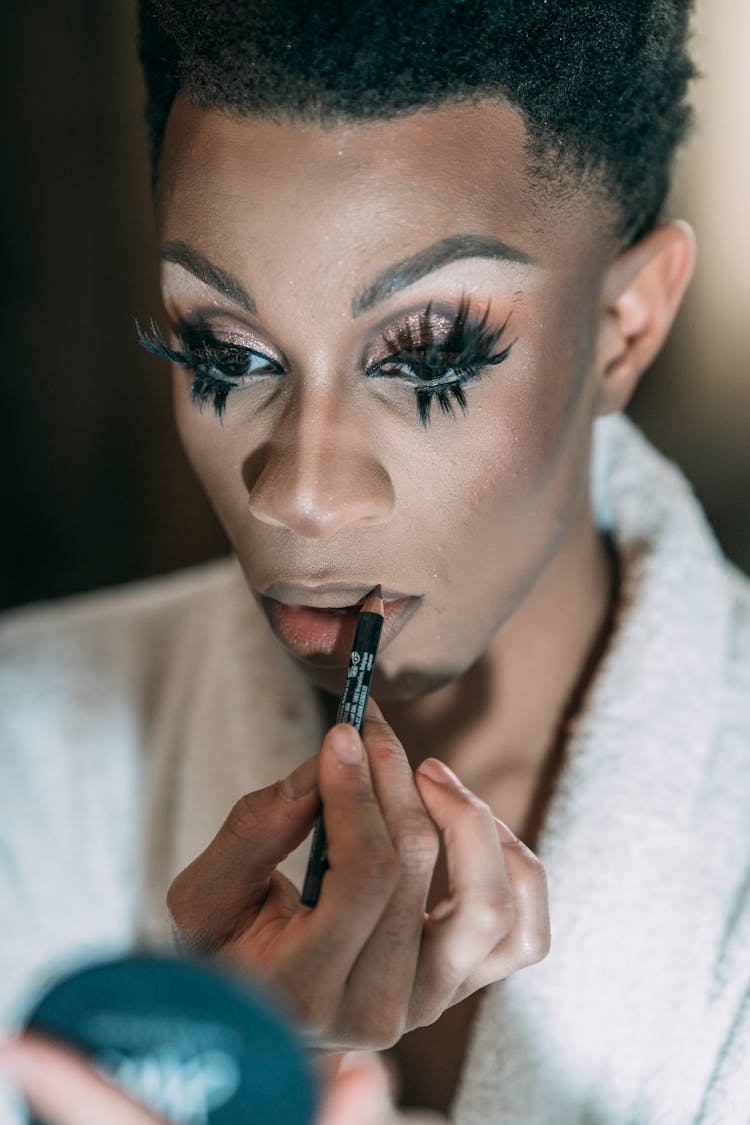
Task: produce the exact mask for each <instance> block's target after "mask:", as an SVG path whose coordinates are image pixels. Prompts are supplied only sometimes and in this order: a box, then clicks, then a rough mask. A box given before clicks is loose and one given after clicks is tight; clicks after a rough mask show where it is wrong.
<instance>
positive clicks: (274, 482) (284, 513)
mask: <svg viewBox="0 0 750 1125" xmlns="http://www.w3.org/2000/svg"><path fill="white" fill-rule="evenodd" d="M355 415H356V407H354V404H352V406H351V407H350V408H349V409H346V408H345V407H344V405H343V404H342V403H340V402H338V401H336V400H335V399H334V398H333V396H331V395H328V396H327V398H326V399H325V401H322V402H321V401H317V402H308V403H307V404H306V405H305V404H303V403H297V404H295V403H294V402H290V403H288V404H287V408H286V410H285V411H284V412H283V414H282V415H281V417H280V419H279V422H278V425H277V426H276V427H275V428H274V431H273V432H272V434H271V435H270V439H269V440H268V441H267V442H266V443H265V444H264V445H263V446H261V447H260V448H259V449H257V450H256V451H255V453H254V454H253V455H252V456H251V457H249V458H248V460H247V461H246V462H245V465H244V478H245V484H246V487H247V489H248V494H249V500H250V511H251V512H252V514H253V516H254V517H255V518H256V519H258V520H260V521H261V522H262V523H266V524H269V525H271V526H273V527H283V528H286V529H288V530H289V531H293V532H294V533H295V534H297V535H300V536H303V537H304V538H306V539H330V538H331V537H332V536H334V535H336V534H337V532H339V531H341V530H342V529H343V528H346V527H350V526H351V525H353V524H356V525H361V526H376V525H378V524H384V523H386V522H387V521H388V519H389V518H390V516H391V513H392V512H393V508H394V502H395V493H394V489H393V483H392V481H391V477H390V475H389V473H388V471H387V469H386V467H385V465H384V464H383V462H382V459H381V458H380V457H379V456H378V454H377V451H376V449H375V448H374V443H373V441H372V437H371V436H370V437H369V438H368V432H369V433H370V434H371V433H372V429H371V427H368V424H367V423H368V419H367V417H362V416H359V417H357V416H355Z"/></svg>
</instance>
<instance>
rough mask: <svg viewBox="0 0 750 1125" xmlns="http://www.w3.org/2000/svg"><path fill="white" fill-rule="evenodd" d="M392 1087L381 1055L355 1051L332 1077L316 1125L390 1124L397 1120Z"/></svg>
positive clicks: (347, 1056)
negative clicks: (380, 1058)
mask: <svg viewBox="0 0 750 1125" xmlns="http://www.w3.org/2000/svg"><path fill="white" fill-rule="evenodd" d="M390 1093H391V1084H390V1080H389V1076H388V1073H387V1071H386V1069H385V1067H384V1066H383V1064H382V1063H381V1062H380V1061H379V1059H378V1057H377V1055H375V1054H373V1053H371V1052H369V1051H361V1052H359V1051H358V1052H352V1053H350V1054H347V1055H345V1056H344V1057H343V1061H342V1062H341V1063H340V1064H339V1065H338V1067H337V1068H336V1072H335V1073H334V1074H333V1075H332V1076H331V1078H330V1081H329V1086H328V1089H327V1092H326V1096H325V1100H324V1102H323V1105H322V1107H321V1110H320V1115H319V1117H318V1120H317V1123H316V1125H353V1123H354V1122H357V1125H386V1123H387V1122H389V1121H390V1120H392V1119H393V1113H394V1109H393V1103H392V1101H391V1096H390Z"/></svg>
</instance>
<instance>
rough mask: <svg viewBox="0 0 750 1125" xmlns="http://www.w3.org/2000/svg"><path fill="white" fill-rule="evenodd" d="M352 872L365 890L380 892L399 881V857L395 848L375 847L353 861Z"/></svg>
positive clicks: (358, 883) (359, 885)
mask: <svg viewBox="0 0 750 1125" xmlns="http://www.w3.org/2000/svg"><path fill="white" fill-rule="evenodd" d="M351 873H352V877H353V878H354V879H355V880H356V883H357V885H358V887H360V888H361V890H362V891H363V892H375V893H380V892H381V891H382V890H383V888H390V887H391V886H393V885H394V884H395V883H396V882H397V880H398V875H399V865H398V859H397V858H396V855H395V852H394V851H393V850H386V849H385V848H377V849H373V850H372V851H369V852H368V853H367V854H366V855H363V856H360V858H359V859H357V860H355V861H354V862H353V864H352V867H351Z"/></svg>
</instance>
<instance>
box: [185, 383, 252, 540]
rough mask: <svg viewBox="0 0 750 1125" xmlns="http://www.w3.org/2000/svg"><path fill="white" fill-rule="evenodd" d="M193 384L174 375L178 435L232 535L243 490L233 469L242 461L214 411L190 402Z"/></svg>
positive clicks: (237, 473)
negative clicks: (233, 515)
mask: <svg viewBox="0 0 750 1125" xmlns="http://www.w3.org/2000/svg"><path fill="white" fill-rule="evenodd" d="M191 381H192V376H190V375H187V374H186V373H185V372H184V371H182V370H179V369H178V370H176V371H174V372H173V376H172V404H173V410H174V417H175V424H176V426H177V433H178V434H179V437H180V442H181V444H182V448H183V449H184V451H185V454H186V456H187V459H188V461H189V462H190V464H191V466H192V468H193V472H194V473H195V475H196V476H197V478H198V480H199V481H200V483H201V486H202V488H203V491H204V492H205V493H206V496H207V497H208V499H209V501H210V503H211V506H212V507H213V509H214V511H215V513H216V515H217V517H218V518H219V520H220V522H221V523H222V525H223V526H224V530H225V531H226V532H227V534H229V533H230V527H229V524H230V523H231V511H232V506H233V504H234V505H236V503H237V492H238V488H241V487H242V476H241V472H240V470H237V472H234V471H233V470H232V466H233V465H234V464H235V463H238V464H241V457H240V458H239V460H237V459H235V457H234V456H233V452H234V451H233V449H232V433H231V431H230V429H229V428H227V427H223V426H222V425H221V423H220V422H219V420H218V418H217V417H216V416H215V414H214V411H213V407H212V406H211V405H207V406H205V407H204V409H203V410H198V409H197V407H195V406H194V405H193V403H192V402H191V400H190V384H191ZM230 538H231V534H230Z"/></svg>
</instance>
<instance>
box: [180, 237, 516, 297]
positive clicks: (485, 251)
mask: <svg viewBox="0 0 750 1125" xmlns="http://www.w3.org/2000/svg"><path fill="white" fill-rule="evenodd" d="M161 257H162V260H163V261H165V262H175V263H176V264H177V265H179V266H182V267H183V269H186V270H187V271H188V273H192V274H193V276H194V277H197V278H198V280H199V281H202V282H203V283H204V284H205V285H209V286H210V287H211V288H212V289H215V290H216V291H217V292H218V293H221V295H222V296H223V297H229V299H230V300H232V301H235V302H236V303H237V304H238V305H240V306H241V307H242V308H243V309H246V310H247V312H249V313H253V314H254V313H256V312H257V306H256V304H255V301H254V300H253V298H252V297H251V296H250V294H249V293H248V292H247V290H246V289H245V288H244V286H243V285H242V284H241V283H240V282H239V281H238V280H237V278H236V277H233V276H232V274H231V273H227V271H226V270H223V269H221V268H220V267H219V266H215V265H214V264H213V262H211V261H210V260H209V259H208V258H207V257H206V256H205V255H204V254H201V252H200V251H199V250H196V249H195V247H194V246H189V245H188V244H187V243H186V242H181V241H179V240H173V241H170V242H165V243H164V245H163V246H162V249H161ZM461 258H493V259H495V260H497V259H500V260H502V261H505V262H514V263H516V264H518V265H524V266H529V265H535V264H536V263H535V261H534V259H533V258H531V257H530V256H529V255H528V254H526V253H525V252H524V251H523V250H518V249H516V248H515V247H513V246H509V245H508V244H507V243H506V242H501V241H500V240H499V239H497V238H490V237H489V236H488V235H480V234H453V235H450V236H449V237H448V238H443V239H441V240H440V241H439V242H434V243H433V244H432V245H431V246H426V247H424V249H422V250H418V251H417V252H416V254H412V255H411V257H409V258H402V259H401V260H400V261H398V262H393V263H392V264H391V265H389V266H386V268H385V269H383V270H381V271H380V273H378V274H377V275H376V276H375V277H374V278H373V279H372V281H370V282H369V283H368V284H367V285H366V286H365V287H364V288H362V289H360V291H359V292H358V293H356V294H355V295H354V297H352V306H351V308H352V317H357V316H361V315H362V313H364V312H368V311H369V310H370V309H371V308H373V306H374V305H376V304H378V302H380V301H384V300H386V298H387V297H391V296H393V294H394V293H398V292H399V290H401V289H406V288H407V287H408V286H409V285H413V284H414V283H415V282H416V281H419V280H420V279H421V278H423V277H426V276H427V274H429V273H432V272H433V271H434V270H437V269H440V268H441V266H445V265H447V264H448V263H449V262H455V261H458V260H459V259H461Z"/></svg>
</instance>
